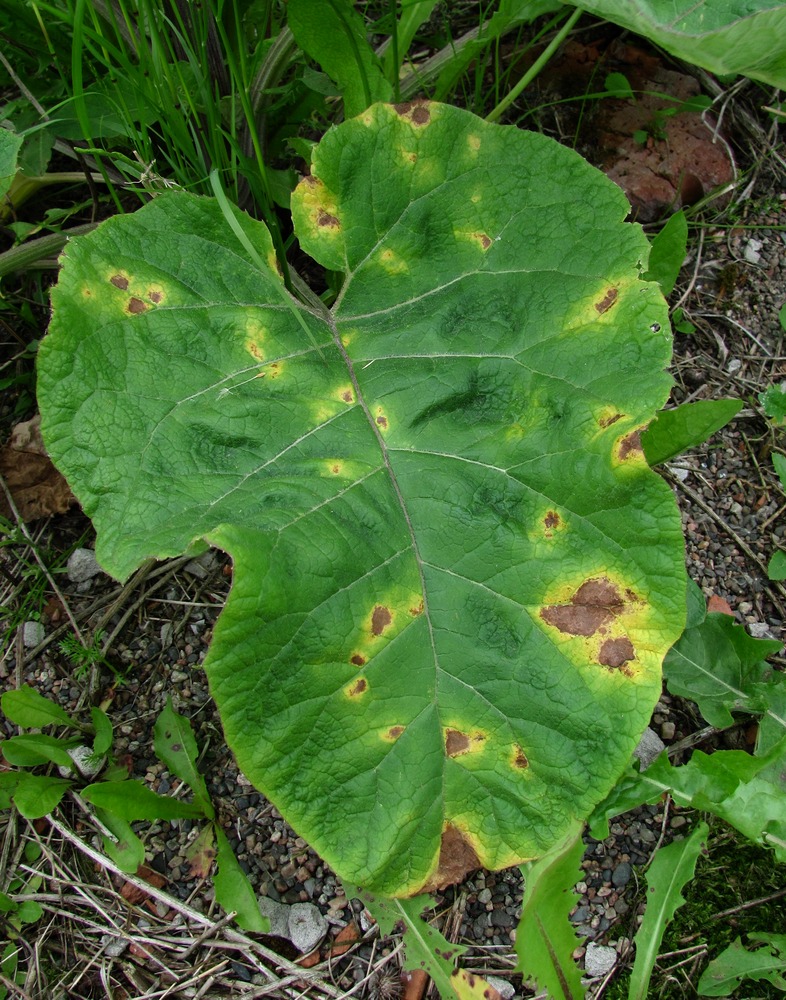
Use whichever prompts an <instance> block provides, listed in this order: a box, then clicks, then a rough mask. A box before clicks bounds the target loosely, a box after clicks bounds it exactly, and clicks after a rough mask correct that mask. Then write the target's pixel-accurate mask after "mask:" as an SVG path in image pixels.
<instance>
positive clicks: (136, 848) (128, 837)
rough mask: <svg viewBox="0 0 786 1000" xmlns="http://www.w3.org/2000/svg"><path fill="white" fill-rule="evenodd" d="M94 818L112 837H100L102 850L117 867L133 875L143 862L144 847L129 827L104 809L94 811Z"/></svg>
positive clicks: (122, 820)
mask: <svg viewBox="0 0 786 1000" xmlns="http://www.w3.org/2000/svg"><path fill="white" fill-rule="evenodd" d="M96 817H97V818H98V820H99V821H100V822H101V823H102V824H103V825H104V826H105V827H106V828H107V830H109V832H110V834H111V835H112V836H111V837H110V836H107V835H106V834H103V835H102V837H101V840H102V843H103V845H104V850H105V851H106V853H107V855H108V856H109V857H110V858H111V859H112V861H114V863H115V864H116V865H117V867H118V868H119V869H120V870H121V871H124V872H129V873H130V874H132V875H133V874H134V872H136V870H137V869H138V868H139V866H140V865H141V864H143V863H144V860H145V845H144V844H143V843H142V841H141V840H140V839H139V837H137V835H136V834H135V833H134V831H133V830H132V829H131V825H130V824H129V823H128V822H126V820H124V819H120V817H119V816H116V815H115V814H114V813H113V812H110V811H108V810H106V809H96Z"/></svg>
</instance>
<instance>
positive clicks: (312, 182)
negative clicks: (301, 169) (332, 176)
mask: <svg viewBox="0 0 786 1000" xmlns="http://www.w3.org/2000/svg"><path fill="white" fill-rule="evenodd" d="M321 183H322V182H321V181H320V179H319V178H318V177H314V175H313V174H306V176H305V177H304V178H303V184H305V185H307V186H308V187H317V186H318V185H319V184H321Z"/></svg>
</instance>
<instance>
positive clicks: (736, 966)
mask: <svg viewBox="0 0 786 1000" xmlns="http://www.w3.org/2000/svg"><path fill="white" fill-rule="evenodd" d="M748 939H749V940H750V941H752V942H757V943H761V944H763V947H761V948H756V949H748V948H745V947H744V946H743V944H742V941H741V939H740V938H737V939H736V941H732V943H731V944H730V945H729V947H728V948H727V949H726V950H725V951H724V952H722V953H721V954H720V955H718V957H717V958H715V959H713V961H712V962H710V964H709V965H708V966H707V968H706V969H705V970H704V972H703V973H702V975H701V979H700V980H699V984H698V986H697V987H696V992H697V993H698V994H699V996H701V997H727V996H729V995H730V994H731V993H733V992H734V991H735V990H737V989H739V988H740V986H741V985H742V983H743V981H744V980H746V979H752V980H754V981H755V982H762V981H763V980H764V981H766V982H768V983H772V985H773V986H775V987H776V988H777V989H779V990H783V991H784V992H786V934H764V933H759V934H749V935H748Z"/></svg>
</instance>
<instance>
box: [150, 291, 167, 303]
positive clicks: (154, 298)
mask: <svg viewBox="0 0 786 1000" xmlns="http://www.w3.org/2000/svg"><path fill="white" fill-rule="evenodd" d="M147 294H148V297H149V299H150V301H151V302H153V303H154V304H155V305H158V303H159V302H160V301H161V299H163V297H164V296H163V294H162V293H161V292H156V291H154V290H151V291H149V292H148V293H147Z"/></svg>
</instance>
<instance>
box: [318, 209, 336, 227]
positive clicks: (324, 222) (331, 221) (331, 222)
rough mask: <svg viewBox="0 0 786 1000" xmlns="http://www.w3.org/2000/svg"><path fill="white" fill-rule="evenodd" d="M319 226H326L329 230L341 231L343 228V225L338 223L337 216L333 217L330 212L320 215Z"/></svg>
mask: <svg viewBox="0 0 786 1000" xmlns="http://www.w3.org/2000/svg"><path fill="white" fill-rule="evenodd" d="M317 225H318V226H326V227H327V228H328V229H339V228H340V227H341V223H340V222H339V221H338V219H337V218H336V217H335V215H331V214H330V213H329V212H324V211H323V212H320V213H319V218H318V219H317Z"/></svg>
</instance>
